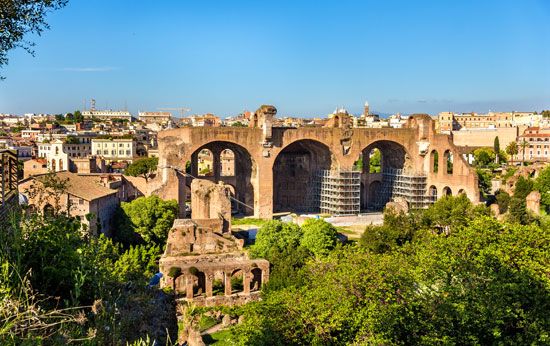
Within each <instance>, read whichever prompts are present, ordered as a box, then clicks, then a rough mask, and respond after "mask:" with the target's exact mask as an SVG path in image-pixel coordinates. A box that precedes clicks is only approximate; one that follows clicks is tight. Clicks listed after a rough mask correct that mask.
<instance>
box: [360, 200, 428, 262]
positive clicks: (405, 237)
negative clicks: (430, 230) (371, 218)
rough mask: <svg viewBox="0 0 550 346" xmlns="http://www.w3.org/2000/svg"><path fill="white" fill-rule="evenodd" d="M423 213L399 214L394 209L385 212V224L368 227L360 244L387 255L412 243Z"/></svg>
mask: <svg viewBox="0 0 550 346" xmlns="http://www.w3.org/2000/svg"><path fill="white" fill-rule="evenodd" d="M418 214H421V212H411V213H409V214H405V213H399V212H396V211H394V210H393V209H386V210H384V224H383V225H380V226H372V225H371V226H367V228H366V229H365V231H364V232H363V234H362V235H361V238H360V239H359V244H360V245H361V246H362V247H364V248H366V249H368V250H369V251H372V252H374V253H379V254H381V253H385V252H388V251H391V250H393V249H395V248H398V247H400V246H403V245H405V244H407V243H409V242H411V241H412V239H413V237H414V234H415V232H416V230H417V228H418V222H417V220H418V219H419V215H418Z"/></svg>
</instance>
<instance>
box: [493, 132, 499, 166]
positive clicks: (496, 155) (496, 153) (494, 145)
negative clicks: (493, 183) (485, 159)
mask: <svg viewBox="0 0 550 346" xmlns="http://www.w3.org/2000/svg"><path fill="white" fill-rule="evenodd" d="M493 148H494V150H495V162H496V163H497V165H498V164H499V154H500V141H499V140H498V136H496V137H495V142H494V144H493Z"/></svg>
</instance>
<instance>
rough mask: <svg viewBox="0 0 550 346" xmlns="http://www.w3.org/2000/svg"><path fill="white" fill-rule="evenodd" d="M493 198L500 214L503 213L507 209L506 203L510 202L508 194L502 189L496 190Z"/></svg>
mask: <svg viewBox="0 0 550 346" xmlns="http://www.w3.org/2000/svg"><path fill="white" fill-rule="evenodd" d="M495 198H496V200H497V204H498V210H499V212H500V213H501V214H504V213H506V212H507V211H508V205H509V204H510V195H509V194H508V193H507V192H506V191H503V190H498V191H497V192H496V193H495Z"/></svg>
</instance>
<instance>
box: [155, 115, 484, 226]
mask: <svg viewBox="0 0 550 346" xmlns="http://www.w3.org/2000/svg"><path fill="white" fill-rule="evenodd" d="M275 112H276V110H275V107H273V106H262V107H261V108H260V109H258V110H257V111H256V113H255V114H254V117H253V120H252V121H251V124H250V127H249V128H237V127H218V128H201V127H195V128H180V129H173V130H167V131H163V132H161V133H159V136H158V137H159V152H160V158H159V160H160V162H159V169H160V170H161V174H159V175H158V178H157V179H156V181H153V182H152V184H153V185H154V189H155V193H156V194H158V195H160V196H161V197H163V198H169V199H174V198H175V199H177V200H178V201H180V207H181V215H184V203H183V201H184V198H185V196H186V192H187V191H188V189H189V188H190V181H191V180H193V178H192V177H191V176H194V177H196V176H197V173H198V172H197V171H198V169H197V155H198V153H199V152H200V151H201V150H202V149H209V150H211V151H212V153H213V155H214V165H213V168H214V172H213V174H212V176H211V177H205V179H208V180H211V181H214V182H218V181H223V182H224V183H225V184H228V185H230V186H231V194H232V196H234V197H235V198H236V199H237V200H239V201H241V202H243V203H242V204H239V205H238V209H239V211H240V212H243V213H245V214H248V215H254V216H255V217H261V218H271V217H272V215H273V213H274V212H285V211H295V212H300V211H305V209H307V208H306V207H307V201H306V199H307V198H308V196H311V194H312V187H311V182H312V181H313V180H314V178H315V176H317V174H318V172H320V171H326V170H332V171H339V170H351V169H353V168H354V167H355V166H356V162H357V161H358V159H359V158H360V157H362V158H363V169H362V171H361V184H360V185H361V186H360V195H361V198H360V204H361V210H373V209H377V208H378V209H381V208H383V207H384V205H385V204H386V203H387V202H389V200H384V199H382V200H381V199H380V196H382V195H383V192H384V191H387V190H388V189H389V190H391V191H394V190H396V189H397V188H398V187H399V186H398V184H403V179H405V180H406V179H408V177H413V178H416V179H417V180H419V181H417V182H413V183H411V184H412V185H411V186H409V187H405V188H408V189H416V191H415V193H416V194H418V195H420V196H421V197H422V198H423V197H426V198H431V199H432V200H435V199H437V198H439V197H441V196H443V195H446V194H453V195H454V194H457V193H465V194H466V195H467V196H468V197H469V198H470V199H471V200H472V201H474V202H477V201H479V190H478V187H477V176H476V174H475V172H474V170H473V169H472V168H471V167H470V166H469V165H468V163H467V162H466V161H465V160H464V159H463V157H462V155H461V154H460V152H459V150H458V149H457V147H455V145H454V144H453V140H452V137H451V136H449V135H445V134H438V133H436V132H435V126H434V125H435V124H434V121H433V120H432V119H431V117H429V116H428V115H421V114H420V115H413V116H411V117H410V118H409V120H408V122H407V124H406V126H404V128H401V129H393V128H381V129H371V128H352V127H350V126H349V122H348V121H346V117H345V116H340V115H335V116H333V118H332V120H331V121H329V122H328V123H327V126H326V127H322V128H321V127H299V128H288V127H287V128H277V127H273V126H272V120H273V116H274V115H275ZM375 148H377V149H379V150H380V152H381V154H382V159H381V165H382V172H381V173H372V174H371V173H369V169H368V168H369V154H370V153H371V152H372V150H373V149H375ZM227 149H229V150H231V151H232V152H233V154H234V157H235V160H234V162H235V167H234V173H235V174H234V175H233V176H225V175H222V174H221V170H220V169H219V168H218V167H220V155H221V153H222V151H223V150H227ZM186 164H188V165H189V167H190V171H189V173H190V174H191V176H189V175H187V174H185V173H184V172H185V169H186ZM396 176H397V177H398V178H399V179H396V178H395V177H396ZM389 196H391V194H390V195H389ZM417 197H418V196H417ZM408 202H409V203H410V205H411V206H413V207H414V203H412V202H411V201H410V200H409V201H408Z"/></svg>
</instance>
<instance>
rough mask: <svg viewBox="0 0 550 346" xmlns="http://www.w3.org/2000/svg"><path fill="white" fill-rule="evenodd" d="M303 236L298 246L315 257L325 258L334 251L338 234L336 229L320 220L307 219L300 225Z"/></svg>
mask: <svg viewBox="0 0 550 346" xmlns="http://www.w3.org/2000/svg"><path fill="white" fill-rule="evenodd" d="M302 232H303V236H302V239H301V240H300V245H301V246H303V247H304V248H306V249H307V250H309V251H310V252H312V253H313V254H314V255H315V256H326V255H328V253H329V252H330V251H331V250H332V249H334V247H335V246H336V242H337V240H338V239H337V235H338V232H337V231H336V228H335V227H334V226H333V225H332V224H330V223H328V222H326V221H325V220H322V219H308V220H306V222H304V224H303V225H302Z"/></svg>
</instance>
